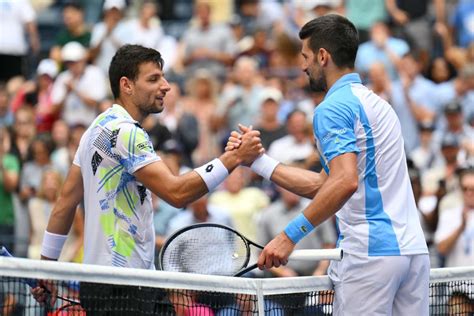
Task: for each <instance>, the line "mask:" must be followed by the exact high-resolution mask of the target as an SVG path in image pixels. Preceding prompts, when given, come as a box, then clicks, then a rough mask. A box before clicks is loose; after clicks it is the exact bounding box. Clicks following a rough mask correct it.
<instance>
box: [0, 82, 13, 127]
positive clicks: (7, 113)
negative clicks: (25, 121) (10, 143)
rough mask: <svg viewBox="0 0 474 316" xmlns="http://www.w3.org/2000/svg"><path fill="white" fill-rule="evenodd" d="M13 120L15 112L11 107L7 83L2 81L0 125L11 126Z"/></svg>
mask: <svg viewBox="0 0 474 316" xmlns="http://www.w3.org/2000/svg"><path fill="white" fill-rule="evenodd" d="M13 121H14V119H13V112H12V111H11V109H10V95H9V94H8V91H7V87H6V85H4V84H3V83H0V127H11V126H12V125H13Z"/></svg>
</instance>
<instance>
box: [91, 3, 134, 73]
mask: <svg viewBox="0 0 474 316" xmlns="http://www.w3.org/2000/svg"><path fill="white" fill-rule="evenodd" d="M125 8H126V3H125V0H106V1H105V2H104V5H103V19H102V21H101V22H99V23H97V24H95V25H94V28H93V29H92V33H91V41H90V47H91V49H90V60H91V61H92V62H93V63H94V64H95V65H96V66H97V67H99V68H100V69H102V71H103V73H104V75H108V72H109V65H110V61H111V60H112V57H113V56H114V54H115V52H116V51H117V49H118V48H119V47H120V46H122V45H123V44H124V40H125V39H124V38H122V37H121V36H123V34H120V29H121V28H123V22H122V17H123V11H124V10H125ZM122 32H123V31H122ZM131 34H134V33H131ZM135 35H136V34H135Z"/></svg>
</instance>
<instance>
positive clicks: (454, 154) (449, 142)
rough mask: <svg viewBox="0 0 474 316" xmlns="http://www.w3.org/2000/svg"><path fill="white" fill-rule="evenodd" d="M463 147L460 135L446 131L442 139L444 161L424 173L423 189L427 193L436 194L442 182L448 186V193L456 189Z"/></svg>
mask: <svg viewBox="0 0 474 316" xmlns="http://www.w3.org/2000/svg"><path fill="white" fill-rule="evenodd" d="M460 149H461V146H460V139H459V136H458V135H456V134H452V133H446V134H445V135H443V137H442V139H441V155H442V157H443V163H442V164H441V165H439V166H434V167H433V168H431V169H429V170H428V171H427V172H426V173H425V174H424V179H423V189H424V191H425V192H424V193H425V194H426V195H430V194H435V192H436V191H437V190H438V188H439V186H440V184H442V185H445V186H446V190H447V191H448V193H451V192H454V191H456V189H457V188H458V184H459V183H458V179H457V175H456V170H457V169H458V168H459V167H460V163H459V160H458V156H459V151H460Z"/></svg>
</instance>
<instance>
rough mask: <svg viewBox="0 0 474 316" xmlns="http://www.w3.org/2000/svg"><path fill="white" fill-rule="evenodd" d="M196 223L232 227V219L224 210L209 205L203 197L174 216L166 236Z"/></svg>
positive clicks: (206, 197) (205, 196)
mask: <svg viewBox="0 0 474 316" xmlns="http://www.w3.org/2000/svg"><path fill="white" fill-rule="evenodd" d="M198 223H217V224H222V225H226V226H229V227H233V226H234V225H233V222H232V219H231V217H230V215H229V213H228V212H227V210H226V209H223V208H220V207H216V206H214V205H212V204H209V198H208V196H207V195H204V196H203V197H201V198H200V199H198V200H196V201H194V202H192V203H190V204H189V205H188V206H187V207H186V209H184V210H183V211H180V212H179V213H178V214H176V216H174V217H173V218H172V219H171V220H170V222H169V226H168V230H167V235H171V234H172V233H174V232H175V231H177V230H178V229H180V228H183V227H185V226H189V225H193V224H198Z"/></svg>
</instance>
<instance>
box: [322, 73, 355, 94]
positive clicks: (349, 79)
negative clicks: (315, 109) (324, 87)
mask: <svg viewBox="0 0 474 316" xmlns="http://www.w3.org/2000/svg"><path fill="white" fill-rule="evenodd" d="M351 83H362V81H361V80H360V76H359V74H357V73H355V72H353V73H350V74H346V75H344V76H342V77H341V78H339V79H338V80H337V81H336V82H334V84H333V85H332V87H331V89H329V91H328V92H327V93H326V96H325V97H324V99H327V98H328V97H329V96H330V95H331V94H333V93H334V92H335V91H336V90H338V89H339V88H342V87H344V86H345V85H348V84H351Z"/></svg>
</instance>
